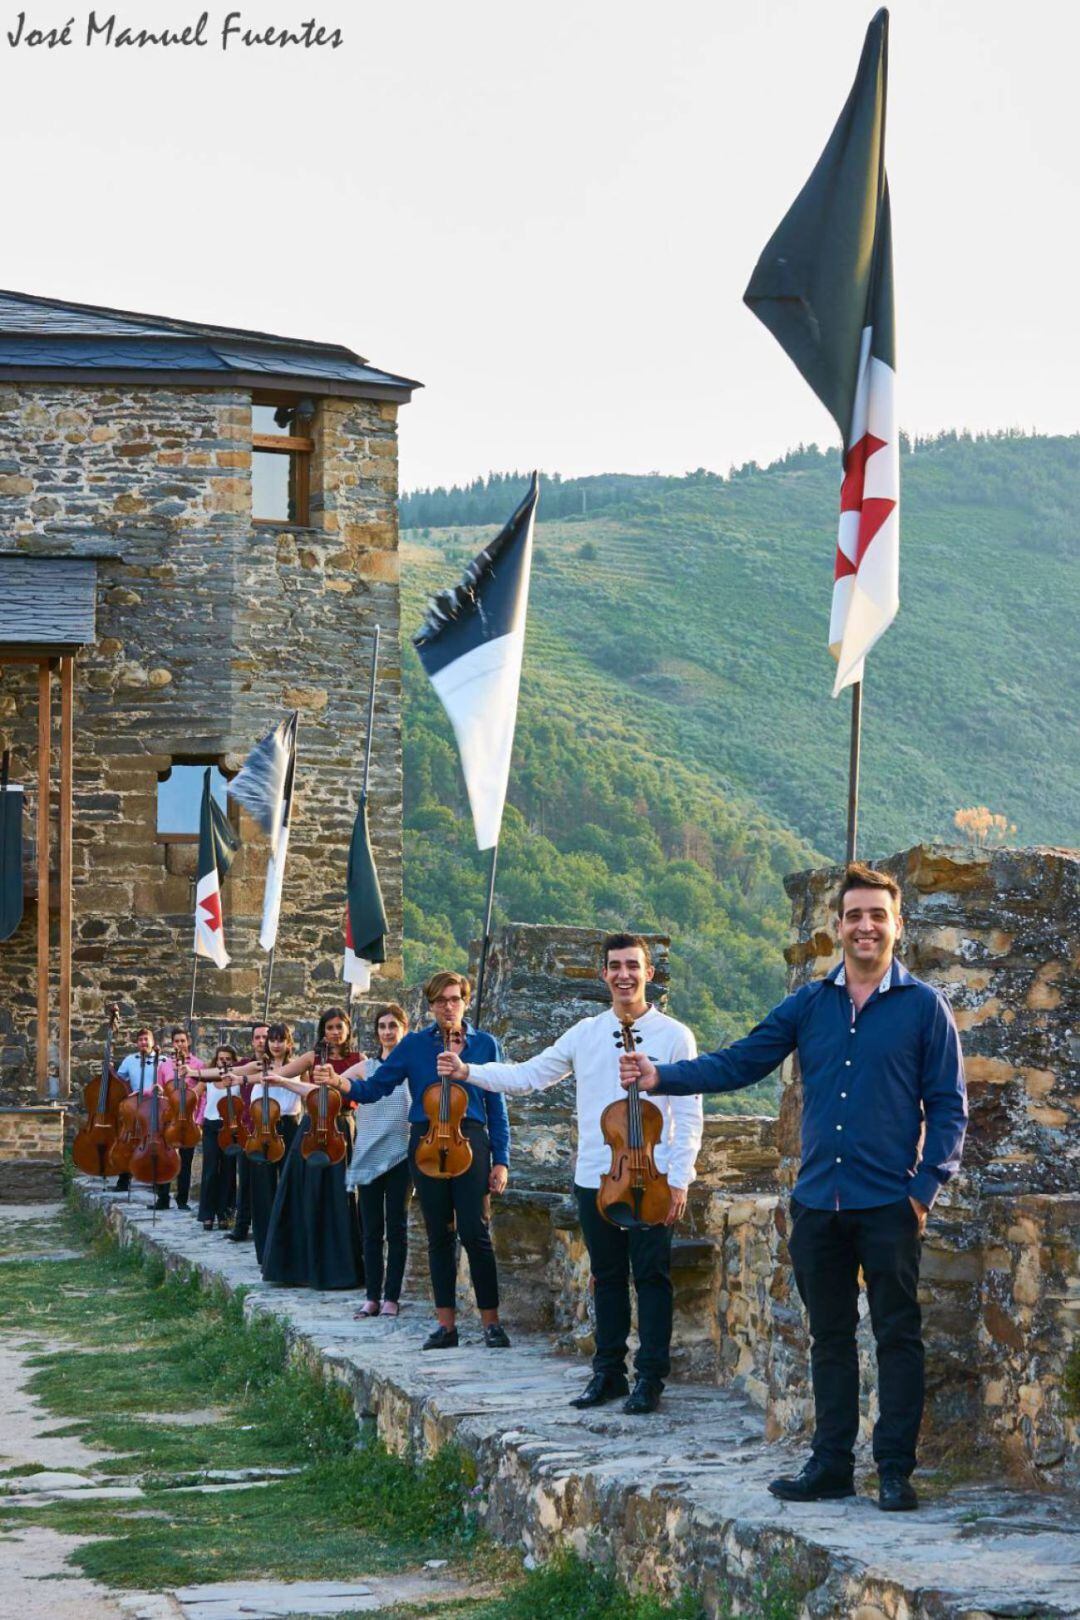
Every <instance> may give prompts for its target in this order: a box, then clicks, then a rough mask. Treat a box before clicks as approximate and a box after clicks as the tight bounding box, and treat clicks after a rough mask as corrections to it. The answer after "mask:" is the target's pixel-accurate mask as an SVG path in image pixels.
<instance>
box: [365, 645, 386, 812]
mask: <svg viewBox="0 0 1080 1620" xmlns="http://www.w3.org/2000/svg"><path fill="white" fill-rule="evenodd" d="M381 635H382V631H381V630H380V628H379V626H378V625H376V626H375V645H374V647H373V648H372V651H371V688H370V690H369V692H368V706H367V747H366V748H365V750H364V785H363V788H362V789H361V793H362V794H363V797H364V798H365V799H366V798H367V790H368V778H369V776H370V775H371V740H372V735H373V733H374V731H375V672H376V670H377V669H378V667H379V638H380V636H381Z"/></svg>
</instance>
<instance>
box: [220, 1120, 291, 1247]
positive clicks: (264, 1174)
mask: <svg viewBox="0 0 1080 1620" xmlns="http://www.w3.org/2000/svg"><path fill="white" fill-rule="evenodd" d="M299 1129H300V1115H299V1114H282V1116H281V1118H280V1119H279V1121H278V1130H279V1131H280V1132H281V1136H282V1140H283V1141H284V1143H285V1152H286V1153H288V1151H289V1149H290V1148H291V1147H292V1140H293V1137H294V1136H295V1135H296V1133H297V1131H298V1130H299ZM244 1158H245V1159H247V1182H248V1189H249V1200H250V1204H251V1227H252V1231H253V1233H254V1236H255V1258H256V1259H257V1260H258V1262H259V1264H260V1265H262V1257H263V1249H264V1247H265V1245H266V1229H267V1227H268V1226H269V1225H270V1211H271V1210H272V1209H273V1207H274V1195H275V1193H276V1192H277V1188H278V1182H279V1181H280V1179H281V1172H282V1169H283V1167H284V1164H285V1159H284V1156H283V1157H282V1158H280V1159H279V1160H278V1162H277V1163H276V1164H270V1163H268V1162H267V1160H266V1159H248V1157H247V1154H246V1153H245V1155H244ZM243 1209H244V1199H243V1194H241V1197H240V1208H239V1210H238V1211H237V1215H236V1224H237V1226H239V1227H240V1230H241V1231H242V1232H243V1231H246V1230H247V1228H246V1226H240V1222H241V1220H242V1217H243Z"/></svg>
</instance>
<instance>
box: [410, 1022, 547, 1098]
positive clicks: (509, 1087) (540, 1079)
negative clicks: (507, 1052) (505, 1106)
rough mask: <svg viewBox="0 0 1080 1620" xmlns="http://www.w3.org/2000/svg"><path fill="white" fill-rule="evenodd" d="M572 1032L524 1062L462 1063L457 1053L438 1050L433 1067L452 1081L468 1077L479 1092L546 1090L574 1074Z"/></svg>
mask: <svg viewBox="0 0 1080 1620" xmlns="http://www.w3.org/2000/svg"><path fill="white" fill-rule="evenodd" d="M572 1034H573V1031H572V1030H567V1032H566V1034H565V1035H560V1036H559V1039H558V1040H557V1041H556V1042H555V1044H554V1046H549V1047H547V1048H545V1050H544V1051H543V1052H538V1053H537V1055H536V1056H535V1057H532V1058H527V1059H526V1060H525V1062H524V1063H503V1062H497V1063H463V1062H462V1061H461V1058H460V1057H459V1055H458V1054H457V1052H441V1053H440V1054H439V1057H438V1059H437V1060H436V1067H437V1069H438V1071H439V1073H440V1074H448V1075H449V1076H450V1078H451V1080H468V1081H470V1082H471V1083H472V1084H473V1085H474V1086H479V1087H480V1089H481V1091H507V1092H527V1091H546V1090H547V1088H548V1086H554V1085H557V1084H558V1082H559V1081H560V1080H565V1078H566V1076H567V1075H568V1074H571V1073H573V1068H574V1043H573V1041H572V1040H571V1036H572Z"/></svg>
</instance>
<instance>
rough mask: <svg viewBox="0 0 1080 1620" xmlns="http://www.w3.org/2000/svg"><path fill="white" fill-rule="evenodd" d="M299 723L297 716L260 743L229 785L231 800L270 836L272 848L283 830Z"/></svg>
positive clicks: (283, 722)
mask: <svg viewBox="0 0 1080 1620" xmlns="http://www.w3.org/2000/svg"><path fill="white" fill-rule="evenodd" d="M296 720H297V715H296V713H295V712H294V713H293V715H292V716H291V718H290V719H288V720H282V722H281V724H280V725H277V726H275V727H274V729H273V731H271V732H268V733H267V735H266V736H265V737H264V738H263V739H262V741H261V742H257V743H256V744H255V747H254V748H253V749H252V750H251V753H250V754H249V755H248V757H247V759H245V761H244V763H243V765H241V767H240V770H239V772H238V773H237V775H236V776H234V777H233V779H232V781H231V782H230V783H229V796H230V797H231V798H233V799H236V800H237V802H238V803H239V804H242V805H243V806H244V809H245V810H246V811H247V812H248V814H249V815H251V816H253V817H254V819H255V820H256V821H257V822H258V823H259V826H260V827H261V828H262V830H263V832H264V833H269V834H270V836H271V841H272V845H271V847H273V846H274V844H275V843H276V840H277V835H278V832H279V831H280V828H281V807H282V804H283V802H284V799H285V782H286V778H287V777H288V774H289V762H290V760H291V759H292V754H293V750H294V748H295V747H296Z"/></svg>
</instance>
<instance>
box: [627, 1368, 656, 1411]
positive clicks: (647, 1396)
mask: <svg viewBox="0 0 1080 1620" xmlns="http://www.w3.org/2000/svg"><path fill="white" fill-rule="evenodd" d="M663 1393H664V1386H663V1384H662V1383H661V1382H660V1380H659V1378H639V1379H637V1381H636V1382H635V1384H634V1387H633V1389H632V1390H631V1391H630V1398H629V1400H626V1401H624V1402H623V1411H624V1412H629V1413H630V1416H631V1417H640V1415H641V1414H642V1413H643V1412H655V1411H656V1408H657V1407H658V1406H659V1405H660V1397H661V1395H662V1394H663Z"/></svg>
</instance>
